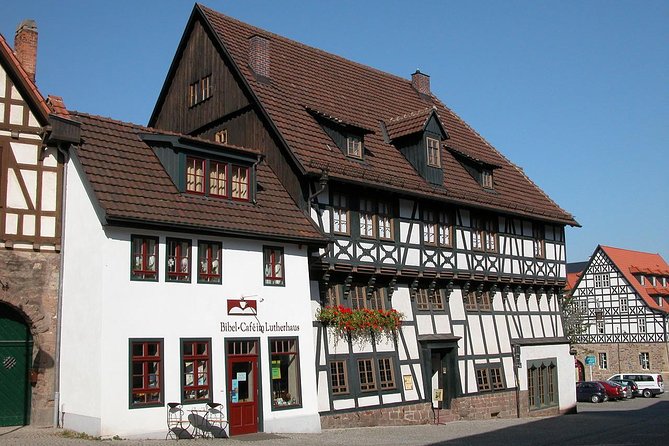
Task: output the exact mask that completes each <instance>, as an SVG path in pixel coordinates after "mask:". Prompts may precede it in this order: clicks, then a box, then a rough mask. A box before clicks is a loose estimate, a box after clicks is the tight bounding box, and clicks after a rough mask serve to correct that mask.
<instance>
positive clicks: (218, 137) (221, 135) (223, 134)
mask: <svg viewBox="0 0 669 446" xmlns="http://www.w3.org/2000/svg"><path fill="white" fill-rule="evenodd" d="M214 141H216V142H220V143H221V144H227V143H228V130H227V129H223V130H219V131H218V132H216V133H214Z"/></svg>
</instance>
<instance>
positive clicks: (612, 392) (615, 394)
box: [597, 381, 625, 400]
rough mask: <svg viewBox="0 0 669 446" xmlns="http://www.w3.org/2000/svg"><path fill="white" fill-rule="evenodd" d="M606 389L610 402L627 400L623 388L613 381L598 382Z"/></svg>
mask: <svg viewBox="0 0 669 446" xmlns="http://www.w3.org/2000/svg"><path fill="white" fill-rule="evenodd" d="M597 382H598V383H600V384H601V385H603V386H604V389H606V395H607V396H608V397H609V399H610V400H622V399H623V398H625V392H624V391H623V386H621V385H620V384H616V383H614V382H613V381H597Z"/></svg>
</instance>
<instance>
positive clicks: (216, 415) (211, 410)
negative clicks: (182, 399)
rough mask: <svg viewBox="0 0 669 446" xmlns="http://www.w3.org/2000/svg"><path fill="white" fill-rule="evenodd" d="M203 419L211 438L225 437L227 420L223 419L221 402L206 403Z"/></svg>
mask: <svg viewBox="0 0 669 446" xmlns="http://www.w3.org/2000/svg"><path fill="white" fill-rule="evenodd" d="M204 419H205V420H206V422H205V425H206V429H207V434H208V435H211V437H213V438H227V434H226V433H225V428H226V427H227V426H228V420H226V419H225V415H224V414H223V405H222V404H221V403H207V413H206V414H205V416H204Z"/></svg>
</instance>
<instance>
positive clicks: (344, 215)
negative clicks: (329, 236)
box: [332, 194, 349, 234]
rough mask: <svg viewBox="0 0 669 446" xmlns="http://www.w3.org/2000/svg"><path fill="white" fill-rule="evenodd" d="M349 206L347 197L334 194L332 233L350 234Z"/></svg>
mask: <svg viewBox="0 0 669 446" xmlns="http://www.w3.org/2000/svg"><path fill="white" fill-rule="evenodd" d="M348 231H349V226H348V206H347V203H346V197H345V196H344V195H341V194H332V232H334V233H336V234H348Z"/></svg>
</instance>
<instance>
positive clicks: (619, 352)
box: [569, 245, 669, 379]
mask: <svg viewBox="0 0 669 446" xmlns="http://www.w3.org/2000/svg"><path fill="white" fill-rule="evenodd" d="M570 265H571V264H570ZM577 266H580V268H577V269H578V270H580V271H573V274H574V280H573V281H571V280H570V283H573V285H572V287H571V289H570V290H569V293H570V295H571V297H572V299H573V305H574V307H575V308H576V309H577V310H578V312H577V313H578V314H579V315H580V317H581V318H582V322H583V324H584V325H585V327H584V329H585V331H584V332H583V333H579V334H577V335H576V337H575V339H574V341H575V345H574V347H575V348H576V350H577V356H576V358H577V361H578V362H579V364H578V365H579V369H580V370H584V367H583V366H584V363H585V357H586V356H594V358H595V364H594V365H593V366H592V367H589V366H586V368H585V370H584V372H582V375H581V378H582V379H590V378H591V376H592V378H594V379H607V378H609V377H610V376H611V375H613V374H616V373H626V372H627V373H631V372H652V373H662V374H663V375H664V379H669V360H668V358H667V354H668V352H667V345H668V344H667V342H669V327H668V322H669V319H668V314H669V283H668V282H669V265H667V262H666V261H665V260H664V259H663V258H662V257H661V256H660V255H659V254H651V253H646V252H639V251H631V250H627V249H621V248H613V247H610V246H601V245H600V246H598V247H597V248H596V249H595V252H594V253H593V254H592V256H591V257H590V260H589V261H588V262H585V263H582V264H579V265H577Z"/></svg>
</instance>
